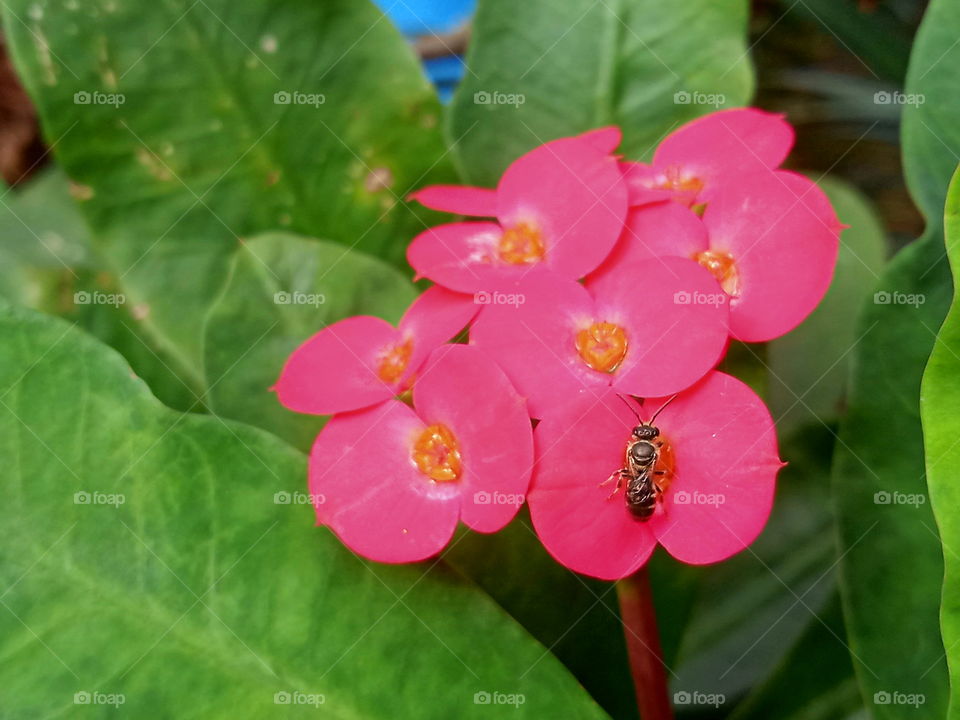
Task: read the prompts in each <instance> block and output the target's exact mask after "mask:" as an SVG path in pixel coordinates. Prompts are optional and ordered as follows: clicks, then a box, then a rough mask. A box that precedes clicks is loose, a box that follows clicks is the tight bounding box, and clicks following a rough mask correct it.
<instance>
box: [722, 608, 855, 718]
mask: <svg viewBox="0 0 960 720" xmlns="http://www.w3.org/2000/svg"><path fill="white" fill-rule="evenodd" d="M820 619H821V620H822V622H815V623H811V625H810V626H809V627H808V628H807V630H806V631H805V632H804V633H803V635H802V636H801V638H800V640H799V641H798V642H797V644H796V645H795V646H794V647H793V648H792V649H791V650H790V652H789V654H788V655H787V656H786V657H785V658H784V660H783V662H781V663H780V665H779V666H778V667H777V668H776V670H775V671H774V672H773V674H772V675H771V676H770V678H769V679H768V680H767V681H766V682H765V683H763V685H761V686H760V687H758V688H756V689H755V690H754V691H753V692H751V693H750V695H748V696H747V698H746V699H745V700H744V701H743V702H741V703H740V704H739V705H738V706H737V708H736V710H735V711H734V712H733V714H731V715H730V720H769V719H770V718H777V720H853V719H854V718H855V717H857V716H859V714H860V713H861V712H862V708H863V703H862V702H861V700H860V690H859V688H858V687H857V681H856V679H855V678H854V676H853V666H852V665H851V664H850V653H848V652H847V648H846V646H845V645H844V644H843V642H842V640H840V638H842V637H843V634H844V627H843V615H842V613H841V610H840V601H839V599H838V598H837V597H836V596H834V597H833V598H832V600H831V601H830V604H829V605H828V606H827V608H826V609H825V610H824V612H823V613H822V615H821V618H820Z"/></svg>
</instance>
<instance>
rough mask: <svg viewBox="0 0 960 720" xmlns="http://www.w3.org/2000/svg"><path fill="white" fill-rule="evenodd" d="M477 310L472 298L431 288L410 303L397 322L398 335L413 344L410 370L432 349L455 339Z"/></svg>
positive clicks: (415, 368)
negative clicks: (398, 323)
mask: <svg viewBox="0 0 960 720" xmlns="http://www.w3.org/2000/svg"><path fill="white" fill-rule="evenodd" d="M479 309H480V305H478V304H477V303H476V302H475V300H474V297H473V296H472V295H464V294H462V293H455V292H451V291H450V290H447V289H445V288H442V287H440V286H439V285H434V286H433V287H431V288H428V289H427V290H425V291H424V292H423V293H422V294H421V295H420V297H418V298H417V299H416V300H414V301H413V303H412V304H411V305H410V307H409V308H407V311H406V312H405V313H404V314H403V318H401V320H400V332H401V333H402V334H403V336H404V337H409V338H411V339H412V341H413V353H412V354H411V356H410V364H409V367H410V369H411V371H412V372H416V370H417V369H418V368H419V367H420V366H421V365H422V364H423V361H424V360H426V358H427V355H429V354H430V353H431V352H432V351H433V350H434V348H436V347H439V346H440V345H443V344H444V343H445V342H447V341H448V340H450V339H451V338H453V337H455V336H456V335H457V334H458V333H459V332H460V331H461V330H463V328H465V327H466V326H467V324H468V323H469V322H470V321H471V320H472V319H473V316H474V315H476V314H477V311H478V310H479Z"/></svg>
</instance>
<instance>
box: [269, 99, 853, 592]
mask: <svg viewBox="0 0 960 720" xmlns="http://www.w3.org/2000/svg"><path fill="white" fill-rule="evenodd" d="M620 139H621V136H620V131H619V129H617V128H603V129H600V130H595V131H592V132H588V133H585V134H583V135H579V136H576V137H571V138H563V139H560V140H555V141H552V142H548V143H546V144H544V145H542V146H540V147H538V148H536V149H534V150H532V151H531V152H529V153H527V154H526V155H524V156H522V157H520V158H519V159H517V160H516V161H515V162H514V163H513V164H512V165H511V166H510V167H509V168H507V170H506V171H505V172H504V174H503V176H502V177H501V179H500V181H499V183H498V185H497V187H496V188H495V189H488V188H477V187H464V186H433V187H428V188H425V189H422V190H420V191H418V192H416V193H415V194H414V195H413V196H412V197H413V199H415V200H417V201H419V202H420V203H421V204H423V205H425V206H427V207H430V208H433V209H436V210H441V211H446V212H450V213H454V214H457V215H461V216H466V217H468V218H474V219H472V220H469V221H466V222H453V223H449V224H444V225H440V226H437V227H433V228H429V229H427V230H426V231H424V232H422V233H421V234H419V235H418V236H417V237H416V238H414V239H413V241H412V242H411V244H410V246H409V248H408V252H407V258H408V260H409V262H410V265H411V266H412V267H413V268H414V270H415V271H416V274H417V277H418V278H427V279H429V280H430V281H432V282H433V283H434V285H433V286H432V287H431V288H430V289H429V290H427V291H426V292H425V293H423V294H422V295H421V296H420V298H418V299H417V301H416V302H414V303H413V305H411V307H410V308H409V309H408V310H407V312H406V313H405V314H404V316H403V319H402V320H401V321H400V323H399V326H398V327H394V326H392V325H390V324H389V323H387V322H385V321H383V320H381V319H379V318H375V317H352V318H348V319H345V320H342V321H340V322H338V323H335V324H333V325H330V326H329V327H326V328H324V329H323V330H321V331H320V332H318V333H317V334H316V335H314V336H313V337H312V338H310V339H309V340H307V341H306V342H305V343H304V344H303V345H302V346H301V347H300V348H298V349H297V350H296V351H295V352H294V353H293V355H292V356H291V357H290V358H289V360H288V361H287V363H286V366H285V367H284V369H283V371H282V373H281V376H280V379H279V380H278V382H277V385H276V387H275V389H276V391H277V393H278V396H279V399H280V401H281V402H282V403H283V404H284V405H286V406H287V407H289V408H291V409H293V410H296V411H299V412H305V413H315V414H322V415H327V414H332V415H333V417H332V419H331V420H330V421H329V422H328V424H327V425H326V427H325V428H324V429H323V431H322V432H321V433H320V435H319V436H318V437H317V440H316V442H315V444H314V447H313V450H312V452H311V456H310V470H309V475H310V477H309V481H310V492H311V493H313V494H314V495H315V496H322V497H323V498H324V503H322V504H319V505H317V507H316V510H317V517H318V521H319V523H321V524H323V525H326V526H328V527H330V528H331V529H332V530H333V531H334V532H335V533H336V534H337V535H338V536H339V537H340V539H341V540H342V541H343V542H344V543H345V544H346V545H348V546H349V547H350V548H352V549H353V550H354V551H356V552H358V553H360V554H362V555H364V556H366V557H369V558H372V559H375V560H379V561H383V562H410V561H416V560H421V559H424V558H427V557H430V556H432V555H434V554H436V553H437V552H439V551H440V550H442V549H443V548H444V547H445V545H446V544H447V543H448V541H449V540H450V538H451V536H452V534H453V532H454V530H455V528H456V525H457V523H458V521H462V522H463V523H464V524H465V525H467V526H468V527H470V528H471V529H474V530H478V531H480V532H493V531H496V530H498V529H500V528H502V527H503V526H504V525H506V524H507V523H508V522H509V521H510V520H511V519H512V518H513V516H514V515H515V514H516V512H517V510H518V509H519V507H520V506H521V505H522V504H523V502H525V501H526V502H527V503H528V505H529V508H530V513H531V517H532V519H533V523H534V526H535V528H536V531H537V533H538V535H539V536H540V538H541V540H542V541H543V543H544V545H545V546H546V548H547V550H548V551H549V552H550V553H551V554H552V555H553V556H554V557H555V558H556V559H557V560H558V561H560V562H561V563H563V564H565V565H566V566H568V567H570V568H571V569H573V570H576V571H578V572H581V573H584V574H588V575H593V576H595V577H599V578H604V579H616V578H621V577H624V576H626V575H628V574H630V573H632V572H634V571H635V570H637V569H638V568H639V567H640V566H642V565H643V564H644V563H645V562H646V560H647V558H648V557H649V556H650V554H651V553H652V551H653V549H654V548H655V547H656V545H657V544H660V545H662V546H663V547H664V548H665V549H666V550H667V551H668V552H669V553H671V554H672V555H673V556H674V557H676V558H678V559H680V560H682V561H684V562H688V563H693V564H701V563H710V562H716V561H719V560H722V559H724V558H726V557H728V556H730V555H731V554H733V553H735V552H737V551H739V550H741V549H743V548H744V547H746V546H747V545H748V544H749V543H750V542H752V541H753V539H754V538H755V537H756V536H757V535H758V534H759V532H760V530H761V529H762V528H763V526H764V524H765V522H766V519H767V517H768V515H769V513H770V509H771V506H772V503H773V492H774V483H775V478H776V474H777V471H778V470H779V468H780V467H781V466H782V463H781V462H780V459H779V457H778V452H777V442H776V435H775V432H774V426H773V421H772V419H771V417H770V414H769V412H768V410H767V409H766V407H765V405H764V404H763V402H762V400H761V399H760V398H759V397H757V395H756V394H754V392H753V391H752V390H750V388H748V387H747V386H746V385H745V384H743V383H742V382H740V381H739V380H737V379H736V378H733V377H731V376H729V375H726V374H724V373H721V372H718V371H716V370H715V367H716V366H717V364H718V363H719V361H720V360H721V359H722V358H723V356H724V353H725V351H726V348H727V346H728V344H729V342H730V339H731V338H733V339H736V340H739V341H744V342H763V341H767V340H770V339H772V338H775V337H777V336H779V335H782V334H784V333H786V332H788V331H789V330H791V329H792V328H794V327H795V326H796V325H797V324H798V323H800V322H801V321H802V320H803V319H804V318H805V317H806V316H807V315H808V314H809V313H810V312H811V311H812V310H813V308H814V307H815V306H816V305H817V303H818V302H819V301H820V299H821V298H822V297H823V295H824V293H825V292H826V290H827V287H828V286H829V284H830V281H831V278H832V275H833V268H834V265H835V262H836V256H837V249H838V241H839V235H840V231H841V225H840V224H839V222H838V220H837V218H836V215H835V214H834V211H833V209H832V207H831V205H830V203H829V201H828V200H827V198H826V196H825V195H824V194H823V193H822V192H821V191H820V190H819V188H817V186H816V185H815V184H814V183H812V182H811V181H810V180H808V179H806V178H805V177H803V176H801V175H797V174H795V173H792V172H788V171H785V170H781V169H779V166H780V164H781V163H782V161H783V159H784V158H785V157H786V155H787V154H788V152H789V150H790V148H791V145H792V143H793V132H792V130H791V128H790V126H789V125H788V124H787V123H786V122H785V121H784V120H783V119H782V118H780V117H779V116H775V115H770V114H768V113H764V112H761V111H758V110H753V109H742V110H726V111H721V112H717V113H713V114H712V115H709V116H706V117H704V118H701V119H699V120H696V121H694V122H691V123H689V124H687V125H685V126H683V127H681V128H680V129H678V130H677V131H675V132H674V133H672V134H671V135H670V136H668V137H667V138H666V139H665V140H664V141H663V142H662V143H661V144H660V146H659V147H658V148H657V150H656V153H655V154H654V156H653V161H652V163H651V164H649V165H647V164H643V163H639V162H625V161H622V160H621V159H620V158H619V157H618V156H617V155H616V154H615V153H616V149H617V146H618V145H619V144H620ZM464 328H469V342H468V343H467V344H463V343H457V342H454V340H455V339H456V338H457V337H458V336H459V335H460V333H461V332H462V331H463V330H464ZM531 420H534V421H535V422H533V423H531ZM533 425H535V426H536V428H535V430H534V429H533Z"/></svg>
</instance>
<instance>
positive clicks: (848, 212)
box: [766, 178, 887, 434]
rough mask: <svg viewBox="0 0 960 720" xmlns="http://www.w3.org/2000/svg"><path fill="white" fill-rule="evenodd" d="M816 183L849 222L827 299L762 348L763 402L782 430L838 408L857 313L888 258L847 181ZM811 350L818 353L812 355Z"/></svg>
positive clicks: (875, 223)
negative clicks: (764, 359) (765, 370)
mask: <svg viewBox="0 0 960 720" xmlns="http://www.w3.org/2000/svg"><path fill="white" fill-rule="evenodd" d="M820 186H821V187H822V188H823V190H824V191H825V192H826V193H827V195H828V197H829V198H830V201H831V202H832V203H833V206H834V208H836V211H837V215H838V216H839V218H840V221H841V222H843V223H844V224H846V225H849V227H848V228H847V229H846V230H844V232H843V234H842V235H841V237H840V253H839V256H838V258H837V267H836V270H835V272H834V275H833V282H832V283H831V285H830V290H829V291H828V292H827V295H826V297H824V299H823V300H822V301H821V303H820V305H819V306H817V309H816V310H814V311H813V312H812V313H811V314H810V317H808V318H807V319H806V320H804V321H803V323H801V324H800V326H799V327H797V328H796V329H795V330H793V331H792V332H790V333H787V334H786V335H784V336H783V337H781V338H778V339H776V340H774V341H772V342H770V343H769V344H768V345H767V364H768V365H769V377H768V383H767V394H766V398H767V402H768V403H769V405H770V412H771V413H773V417H774V418H776V421H777V429H778V430H779V431H780V433H781V434H785V433H789V432H790V431H791V430H793V429H795V428H796V427H798V426H799V425H802V424H803V423H807V422H817V421H818V420H825V421H829V422H832V421H835V420H836V419H837V416H838V415H839V414H840V411H841V410H842V407H841V406H842V402H843V396H844V391H845V389H846V388H845V386H846V380H847V372H848V370H849V364H850V362H849V361H850V355H851V354H852V352H853V350H854V348H855V347H856V343H857V335H856V330H857V312H858V310H859V309H860V306H861V305H862V304H863V301H864V300H865V299H866V298H867V297H868V296H869V295H870V294H871V293H872V292H873V287H874V285H875V284H876V282H877V280H878V279H879V277H880V275H879V273H880V271H881V268H882V267H883V263H884V258H885V256H886V252H887V250H886V233H885V232H884V229H883V226H882V225H881V224H880V221H879V220H878V219H877V216H876V213H875V212H874V210H873V208H872V206H871V205H870V203H869V201H868V200H867V199H866V198H865V197H863V195H861V194H860V193H859V191H857V190H856V189H855V188H854V187H853V186H851V185H849V184H847V183H844V182H843V181H840V180H837V179H833V178H824V179H823V180H821V181H820ZM811 348H816V352H811Z"/></svg>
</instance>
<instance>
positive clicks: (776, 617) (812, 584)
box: [672, 425, 836, 703]
mask: <svg viewBox="0 0 960 720" xmlns="http://www.w3.org/2000/svg"><path fill="white" fill-rule="evenodd" d="M832 445H833V437H832V435H831V433H830V431H829V430H828V429H827V428H824V427H823V426H821V425H811V426H805V427H803V428H801V429H800V430H799V431H797V432H796V433H794V434H793V435H792V436H790V437H787V438H784V439H782V440H781V447H780V454H781V456H782V457H783V458H784V459H785V460H787V461H788V462H789V464H788V465H787V467H786V468H784V470H783V471H782V472H781V474H780V477H779V479H778V482H777V485H778V487H777V496H776V502H775V503H774V508H773V513H772V514H771V516H770V520H769V521H768V522H767V526H766V528H765V529H764V531H763V533H761V535H760V537H759V538H757V540H756V541H755V542H754V543H753V544H751V545H750V547H749V548H747V549H746V550H744V551H743V552H741V553H739V554H738V555H736V556H735V557H733V558H730V559H729V560H727V561H725V562H723V563H719V564H717V565H713V566H709V567H706V568H699V569H697V572H698V573H699V575H700V578H699V584H698V592H697V596H696V602H695V604H694V607H693V608H692V611H691V613H690V619H689V622H688V623H687V625H686V626H685V627H684V634H683V639H682V642H681V644H680V648H679V652H678V655H677V659H676V664H675V665H674V670H675V673H676V674H675V676H674V677H673V678H672V686H673V689H674V690H675V691H677V692H688V693H691V694H692V693H693V692H701V693H720V694H723V695H724V696H725V697H726V700H727V702H731V703H732V702H733V701H734V700H735V699H736V698H737V697H738V696H740V695H741V694H743V693H745V692H747V691H748V690H750V689H751V688H753V687H755V686H757V685H759V684H761V683H762V682H763V681H764V680H765V679H766V678H768V676H769V675H770V673H771V672H773V670H774V669H775V668H776V667H777V665H778V663H779V662H780V661H781V659H782V658H783V656H784V654H785V653H786V652H787V651H788V650H789V649H790V647H791V646H792V645H793V644H794V643H795V642H796V641H797V639H798V638H799V637H800V636H801V634H803V633H804V631H805V630H807V629H808V628H809V627H810V626H814V625H821V624H822V620H821V619H820V615H821V613H822V611H823V608H824V606H825V605H826V604H827V603H828V601H829V599H830V597H831V594H833V593H834V591H835V588H836V577H835V554H836V550H835V543H834V538H833V535H832V533H831V532H830V531H831V518H830V513H829V500H828V495H827V488H828V469H829V465H828V463H829V458H830V452H831V448H832Z"/></svg>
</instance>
